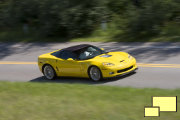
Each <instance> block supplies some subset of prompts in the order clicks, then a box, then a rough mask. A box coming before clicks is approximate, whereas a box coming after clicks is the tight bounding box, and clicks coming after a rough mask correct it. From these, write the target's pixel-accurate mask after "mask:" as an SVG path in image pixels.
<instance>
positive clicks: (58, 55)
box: [51, 50, 62, 58]
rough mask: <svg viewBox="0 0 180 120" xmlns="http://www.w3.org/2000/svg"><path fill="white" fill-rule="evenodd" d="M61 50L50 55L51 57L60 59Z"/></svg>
mask: <svg viewBox="0 0 180 120" xmlns="http://www.w3.org/2000/svg"><path fill="white" fill-rule="evenodd" d="M61 53H62V50H60V51H57V52H54V53H52V54H51V55H53V56H55V57H58V58H60V57H61Z"/></svg>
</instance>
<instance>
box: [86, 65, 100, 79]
mask: <svg viewBox="0 0 180 120" xmlns="http://www.w3.org/2000/svg"><path fill="white" fill-rule="evenodd" d="M88 74H89V78H91V79H92V80H93V81H99V80H101V79H102V73H101V70H100V69H99V68H98V67H96V66H92V67H90V68H89V71H88Z"/></svg>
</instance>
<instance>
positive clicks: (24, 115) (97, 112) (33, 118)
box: [0, 82, 180, 120]
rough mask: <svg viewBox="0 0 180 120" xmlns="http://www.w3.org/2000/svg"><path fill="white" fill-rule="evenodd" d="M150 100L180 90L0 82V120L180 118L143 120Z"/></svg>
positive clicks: (176, 119) (175, 115) (173, 117)
mask: <svg viewBox="0 0 180 120" xmlns="http://www.w3.org/2000/svg"><path fill="white" fill-rule="evenodd" d="M151 96H180V89H177V90H163V89H137V88H120V87H111V86H91V85H82V84H55V83H24V82H22V83H20V82H0V120H142V119H147V120H156V119H158V120H179V119H180V114H178V113H170V112H166V113H161V117H158V118H144V106H150V105H151ZM177 104H180V100H179V99H178V103H177ZM178 109H180V108H179V105H178Z"/></svg>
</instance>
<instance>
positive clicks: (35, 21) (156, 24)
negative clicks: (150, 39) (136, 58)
mask: <svg viewBox="0 0 180 120" xmlns="http://www.w3.org/2000/svg"><path fill="white" fill-rule="evenodd" d="M179 19H180V2H179V0H0V29H6V28H16V27H19V26H23V25H28V27H30V28H33V29H34V30H35V31H37V33H39V34H40V35H46V36H63V37H78V36H84V35H88V34H89V33H91V32H92V31H94V30H95V29H96V28H97V27H99V26H100V24H101V22H102V21H104V20H105V21H108V22H113V21H115V20H118V21H119V22H117V23H116V24H117V26H118V27H119V29H123V30H124V31H128V32H132V33H136V34H139V33H158V32H160V30H161V27H162V26H163V25H164V24H165V23H167V22H177V23H178V21H179Z"/></svg>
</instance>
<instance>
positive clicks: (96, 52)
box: [38, 44, 137, 81]
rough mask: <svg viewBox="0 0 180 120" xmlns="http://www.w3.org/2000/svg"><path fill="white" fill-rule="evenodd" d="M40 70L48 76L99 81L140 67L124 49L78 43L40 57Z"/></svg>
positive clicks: (51, 77)
mask: <svg viewBox="0 0 180 120" xmlns="http://www.w3.org/2000/svg"><path fill="white" fill-rule="evenodd" d="M38 66H39V69H40V71H41V72H42V73H43V74H44V76H45V77H46V78H47V79H54V78H55V77H57V76H71V77H84V78H90V79H92V80H94V81H99V80H101V79H103V78H109V77H115V76H120V75H124V74H128V73H130V72H134V71H135V70H137V65H136V59H135V58H134V57H132V56H131V55H129V54H128V53H125V52H105V51H104V49H103V48H101V49H100V48H98V47H95V46H92V45H89V44H81V45H76V46H72V47H68V48H64V49H60V50H56V51H53V52H51V53H47V54H43V55H40V56H39V57H38Z"/></svg>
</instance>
